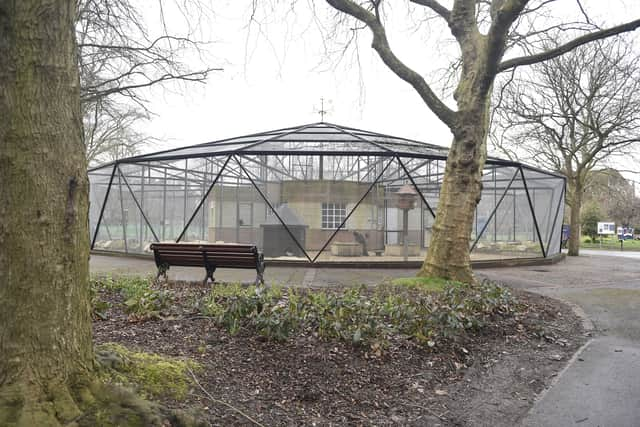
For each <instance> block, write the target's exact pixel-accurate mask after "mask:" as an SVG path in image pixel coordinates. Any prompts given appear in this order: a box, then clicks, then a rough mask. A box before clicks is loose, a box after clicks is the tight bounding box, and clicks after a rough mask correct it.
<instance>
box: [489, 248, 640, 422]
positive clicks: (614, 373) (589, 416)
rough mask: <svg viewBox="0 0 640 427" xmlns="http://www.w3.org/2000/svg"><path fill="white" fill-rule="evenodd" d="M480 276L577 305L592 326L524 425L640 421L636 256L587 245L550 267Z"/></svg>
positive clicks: (639, 277)
mask: <svg viewBox="0 0 640 427" xmlns="http://www.w3.org/2000/svg"><path fill="white" fill-rule="evenodd" d="M623 253H624V252H623ZM618 254H622V253H618ZM479 275H481V276H485V277H489V278H491V279H494V280H497V281H501V282H503V283H507V284H509V285H510V286H513V287H517V288H523V289H528V290H531V291H534V292H539V293H541V294H544V295H548V296H551V297H556V298H561V299H563V300H566V301H569V302H571V303H573V304H576V305H578V306H579V307H581V308H582V309H583V310H584V311H585V312H586V314H587V316H588V317H589V318H590V319H591V320H592V322H593V324H594V326H595V329H596V330H595V334H594V335H595V337H594V339H593V340H592V341H590V342H589V343H588V344H587V345H586V346H585V347H584V348H583V349H582V351H581V352H580V353H579V354H577V355H576V357H575V358H574V360H573V361H572V362H571V363H570V364H569V365H568V367H567V368H566V370H565V371H564V372H563V373H562V374H561V375H560V376H559V378H558V379H557V382H556V383H555V385H554V386H553V387H551V389H550V390H548V392H547V393H545V394H543V395H542V397H541V398H540V399H539V400H538V401H537V402H536V404H535V405H534V406H533V408H532V409H531V411H530V412H529V414H528V416H527V417H526V418H525V419H524V421H523V425H524V426H580V427H586V426H589V427H590V426H593V427H595V426H602V427H608V426H615V427H617V426H622V427H626V426H629V427H637V426H640V261H639V260H637V259H633V258H632V257H630V258H624V259H623V258H619V255H617V256H601V255H594V254H593V253H592V251H584V252H582V256H580V257H579V258H574V257H571V258H567V260H566V261H564V262H562V263H559V264H556V265H552V266H538V267H525V268H517V269H516V268H506V269H493V270H482V271H479Z"/></svg>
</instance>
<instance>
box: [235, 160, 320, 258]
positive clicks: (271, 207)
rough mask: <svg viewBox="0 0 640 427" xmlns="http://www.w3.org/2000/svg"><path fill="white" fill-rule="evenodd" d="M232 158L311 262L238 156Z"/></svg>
mask: <svg viewBox="0 0 640 427" xmlns="http://www.w3.org/2000/svg"><path fill="white" fill-rule="evenodd" d="M234 158H235V161H236V163H238V166H240V169H242V171H243V172H244V173H245V175H246V176H247V178H248V179H249V181H250V182H251V184H252V185H253V187H254V188H255V189H256V191H258V194H260V197H262V199H263V200H264V202H265V203H266V204H267V206H269V209H271V212H273V214H274V215H275V216H276V218H278V221H280V223H281V224H282V225H283V226H284V229H285V230H287V233H289V236H290V237H291V239H293V242H294V243H295V244H296V245H297V246H298V248H300V250H302V253H303V254H304V255H305V256H306V257H307V259H308V260H309V262H311V263H313V261H312V260H311V257H310V256H309V254H307V251H305V250H304V248H303V247H302V245H301V244H300V242H298V239H296V238H295V236H294V235H293V233H292V232H291V230H290V229H289V227H288V226H287V224H285V223H284V221H283V220H282V218H281V217H280V215H279V214H278V212H277V211H276V210H275V209H274V208H273V206H272V205H271V203H270V202H269V199H267V197H266V196H265V194H264V193H263V192H262V190H260V188H259V187H258V186H257V185H256V183H255V181H254V180H253V179H252V178H251V176H250V175H249V174H248V173H247V170H246V169H245V168H244V166H242V163H240V160H238V157H237V156H234Z"/></svg>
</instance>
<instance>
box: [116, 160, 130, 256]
mask: <svg viewBox="0 0 640 427" xmlns="http://www.w3.org/2000/svg"><path fill="white" fill-rule="evenodd" d="M117 168H118V191H119V193H120V213H121V215H122V237H123V240H124V253H126V254H128V253H129V248H128V245H127V218H126V217H125V214H124V200H122V180H121V177H122V172H120V166H117Z"/></svg>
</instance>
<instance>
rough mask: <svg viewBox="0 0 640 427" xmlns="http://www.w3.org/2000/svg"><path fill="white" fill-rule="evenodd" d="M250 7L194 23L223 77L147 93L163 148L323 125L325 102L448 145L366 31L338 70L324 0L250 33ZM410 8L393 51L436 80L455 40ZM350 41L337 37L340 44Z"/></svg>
mask: <svg viewBox="0 0 640 427" xmlns="http://www.w3.org/2000/svg"><path fill="white" fill-rule="evenodd" d="M247 3H250V2H243V1H226V2H225V1H213V5H214V8H215V10H214V12H213V19H212V20H210V21H207V22H203V23H202V24H201V25H200V26H199V27H198V31H199V34H198V35H199V37H201V38H203V39H208V40H212V41H213V42H212V43H210V44H209V45H208V46H207V49H206V50H207V52H206V60H207V62H208V63H209V65H211V66H221V67H223V68H224V71H221V72H214V73H212V74H211V76H210V78H209V79H208V82H207V84H206V85H189V86H186V87H184V88H180V89H179V90H177V91H176V92H171V91H165V90H154V91H153V93H152V94H151V100H152V104H151V105H150V109H151V110H152V111H154V112H155V113H156V114H157V116H156V117H155V118H154V119H153V120H152V121H151V122H150V123H149V124H148V125H147V126H145V128H146V131H147V132H149V133H151V134H152V135H154V136H156V137H158V138H160V140H161V141H162V142H161V143H160V144H159V147H158V148H167V147H177V146H181V145H190V144H196V143H200V142H206V141H212V140H216V139H221V138H225V137H232V136H237V135H242V134H247V133H252V132H259V131H266V130H270V129H276V128H282V127H289V126H294V125H299V124H305V123H312V122H317V121H320V115H319V113H318V110H319V109H320V99H321V98H324V100H325V110H327V114H326V115H325V121H328V122H332V123H337V124H342V125H347V126H352V127H357V128H363V129H367V130H372V131H377V132H382V133H388V134H393V135H397V136H403V137H408V138H414V139H418V140H422V141H426V142H429V143H435V144H440V145H449V144H450V141H451V134H450V133H449V131H448V129H447V128H446V126H444V125H443V124H442V123H441V122H440V121H439V120H438V119H437V118H436V117H435V116H434V115H433V113H431V112H430V110H429V109H428V108H427V107H426V105H425V104H424V103H423V101H422V100H421V99H420V98H419V97H418V95H417V94H416V93H415V91H414V90H413V89H412V88H411V87H410V86H409V85H408V84H406V83H404V82H403V81H401V80H400V79H399V78H398V77H396V76H395V75H393V74H392V73H391V72H390V71H389V70H388V69H387V68H386V67H385V66H384V64H382V62H381V61H380V59H379V57H378V56H377V55H376V54H375V52H373V50H372V49H371V48H370V40H371V38H370V35H369V33H368V31H361V32H360V33H361V34H360V36H359V37H360V44H359V46H360V48H359V49H358V50H357V57H356V53H355V52H356V51H355V50H353V49H352V50H350V54H349V55H347V56H346V57H345V58H344V59H343V60H342V61H341V62H340V63H338V64H336V62H337V58H339V55H337V54H335V53H334V54H329V55H328V56H327V55H326V54H325V53H326V51H327V50H329V51H330V52H331V51H339V50H340V44H339V43H336V42H335V40H334V39H331V38H330V39H329V40H328V41H326V40H325V41H324V42H323V37H322V35H321V31H322V32H324V34H325V36H326V35H327V34H328V32H330V22H331V17H332V16H333V15H334V13H335V12H334V11H333V10H332V9H331V8H330V7H329V6H328V5H326V4H325V3H324V2H323V1H316V2H315V3H316V14H315V16H314V14H312V13H310V12H309V9H310V8H309V7H308V6H307V4H308V3H311V0H306V1H299V2H297V6H296V10H295V13H290V14H289V15H287V16H283V13H281V11H278V12H277V13H273V14H259V15H258V17H257V19H258V21H259V25H258V24H255V23H254V24H253V25H251V26H250V27H249V26H248V22H249V19H248V16H249V10H248V8H247ZM259 3H260V2H259ZM388 3H391V4H392V5H395V4H396V3H394V2H388ZM443 3H445V4H446V3H447V2H446V1H444V2H443ZM143 4H145V5H146V4H148V3H146V2H145V3H143ZM404 4H405V2H397V7H396V9H395V10H392V11H391V12H392V13H393V12H395V14H393V15H392V16H394V18H393V20H392V21H391V23H390V26H391V27H393V28H392V29H390V30H389V37H390V40H391V44H392V47H393V48H394V50H396V53H397V54H398V56H399V57H400V58H401V59H402V60H403V61H406V62H407V63H408V64H410V66H412V67H413V68H414V69H415V70H417V71H418V72H420V73H421V74H422V75H423V76H425V78H426V79H427V80H428V81H430V82H432V83H433V82H437V80H438V75H439V74H438V70H442V68H444V67H446V66H447V64H448V60H449V59H450V58H451V57H453V56H455V55H456V48H455V45H454V44H453V43H450V44H446V43H445V44H442V43H440V42H439V40H441V39H442V37H443V36H446V37H450V35H449V34H448V33H447V32H448V30H447V29H446V28H445V27H442V26H439V25H436V24H434V23H430V24H429V25H430V29H429V30H428V32H418V31H416V30H415V25H414V22H413V21H414V20H415V19H412V18H411V17H409V16H407V14H406V8H405V6H404ZM582 4H583V6H584V7H585V9H586V10H587V11H588V13H589V14H590V16H591V17H592V18H593V19H594V20H595V21H596V22H603V23H606V24H607V25H613V24H618V23H621V22H624V21H628V20H631V19H634V18H637V17H640V0H582ZM549 10H550V11H553V14H554V16H555V18H558V19H560V18H565V17H571V16H576V14H578V13H579V9H578V8H577V2H576V0H557V4H556V5H554V6H553V7H552V8H549ZM147 16H149V18H150V19H151V20H153V19H154V16H155V13H154V12H153V11H151V10H149V14H148V15H147ZM551 19H553V18H551ZM345 37H346V36H345V34H340V37H339V39H341V40H344V38H345ZM325 38H326V37H325ZM638 38H639V39H640V37H638ZM435 86H438V85H437V83H436V84H435ZM447 101H448V102H449V103H451V102H452V100H451V99H448V100H447ZM152 150H155V147H154V148H153V149H152ZM629 177H630V176H629ZM634 179H636V180H640V177H638V176H636V177H634Z"/></svg>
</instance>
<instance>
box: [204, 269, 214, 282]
mask: <svg viewBox="0 0 640 427" xmlns="http://www.w3.org/2000/svg"><path fill="white" fill-rule="evenodd" d="M205 268H206V269H207V275H206V276H205V277H204V281H203V282H202V284H204V285H206V284H207V281H208V280H209V279H211V283H215V281H216V280H215V279H214V278H213V273H214V272H215V271H216V268H215V267H205Z"/></svg>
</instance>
